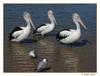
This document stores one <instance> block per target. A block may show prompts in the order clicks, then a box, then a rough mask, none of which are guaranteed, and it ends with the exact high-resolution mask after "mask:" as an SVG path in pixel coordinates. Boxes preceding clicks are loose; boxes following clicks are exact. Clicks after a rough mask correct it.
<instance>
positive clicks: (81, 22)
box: [79, 19, 87, 30]
mask: <svg viewBox="0 0 100 76" xmlns="http://www.w3.org/2000/svg"><path fill="white" fill-rule="evenodd" d="M79 23H80V24H81V25H82V26H83V27H84V28H85V29H86V30H87V27H86V25H85V24H84V23H83V21H82V20H81V19H79Z"/></svg>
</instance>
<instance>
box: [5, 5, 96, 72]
mask: <svg viewBox="0 0 100 76" xmlns="http://www.w3.org/2000/svg"><path fill="white" fill-rule="evenodd" d="M48 10H52V11H53V12H54V16H55V18H56V20H57V26H56V28H55V30H54V31H53V32H51V33H49V34H47V36H46V37H45V38H42V39H39V40H38V41H34V40H33V39H34V37H33V35H32V34H31V35H30V37H29V38H28V40H26V42H24V43H21V44H20V43H11V42H9V40H8V37H9V33H10V32H11V31H12V30H13V29H14V27H15V26H26V23H25V21H24V19H23V17H22V14H23V13H24V12H25V11H28V12H30V13H31V15H32V20H33V22H34V24H35V26H36V27H37V26H39V25H41V24H43V23H47V22H50V20H49V18H48V16H47V11H48ZM73 13H78V14H80V16H81V19H82V20H83V22H84V24H85V25H86V26H87V28H88V30H84V28H83V27H81V30H82V36H81V38H80V40H79V41H77V42H76V43H75V44H73V46H72V47H70V46H68V45H63V44H60V43H59V42H57V41H56V38H55V36H56V33H57V32H58V31H60V30H62V29H65V28H75V24H74V22H73V20H72V14H73ZM33 49H34V50H36V53H37V54H38V55H39V58H37V59H32V58H30V57H29V56H28V53H29V51H30V50H33ZM42 58H47V60H48V66H50V67H51V69H48V70H46V72H96V4H4V72H36V70H35V68H36V66H37V63H38V62H39V61H40V60H41V59H42Z"/></svg>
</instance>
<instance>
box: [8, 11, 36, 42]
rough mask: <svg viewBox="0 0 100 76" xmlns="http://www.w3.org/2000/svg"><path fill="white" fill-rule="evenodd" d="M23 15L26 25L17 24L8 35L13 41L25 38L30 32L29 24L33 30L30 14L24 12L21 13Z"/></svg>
mask: <svg viewBox="0 0 100 76" xmlns="http://www.w3.org/2000/svg"><path fill="white" fill-rule="evenodd" d="M23 17H24V19H25V21H26V23H27V26H26V27H19V26H17V27H16V28H15V29H14V30H13V31H12V32H11V33H10V36H9V40H11V41H14V42H20V41H23V40H24V39H26V38H27V37H28V36H29V34H30V32H31V26H32V27H33V28H34V30H35V26H34V25H33V22H32V20H31V15H30V13H28V12H24V13H23Z"/></svg>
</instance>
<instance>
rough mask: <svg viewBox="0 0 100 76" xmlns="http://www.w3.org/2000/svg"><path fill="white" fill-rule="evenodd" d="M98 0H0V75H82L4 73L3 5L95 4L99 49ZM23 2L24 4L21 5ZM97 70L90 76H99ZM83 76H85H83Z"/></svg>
mask: <svg viewBox="0 0 100 76" xmlns="http://www.w3.org/2000/svg"><path fill="white" fill-rule="evenodd" d="M99 1H100V0H30V1H29V0H24V1H21V0H0V26H1V28H0V43H1V44H0V49H1V50H0V75H3V76H14V75H15V76H20V75H24V76H33V75H34V76H39V75H41V76H47V75H49V76H51V75H54V76H56V75H57V76H82V75H83V73H4V72H3V4H6V3H7V4H10V3H15V4H16V3H17V4H24V3H25V4H37V3H38V4H43V3H46V4H48V3H49V4H56V3H57V4H66V3H67V4H76V3H77V4H80V3H82V4H84V3H86V4H92V3H93V4H94V3H95V4H97V25H98V26H97V40H98V43H97V45H98V46H97V47H99V42H100V35H98V32H100V30H99V28H100V23H99V22H100V11H99V9H100V2H99ZM23 2H24V3H23ZM97 50H98V51H97V52H98V53H97V64H99V65H98V67H100V60H99V59H98V58H99V56H100V55H99V54H100V52H99V51H100V50H99V48H97ZM99 70H100V69H99V68H97V73H93V74H95V75H92V76H99V75H100V74H99ZM87 74H89V75H87V76H91V75H90V74H91V73H87ZM83 76H85V75H83Z"/></svg>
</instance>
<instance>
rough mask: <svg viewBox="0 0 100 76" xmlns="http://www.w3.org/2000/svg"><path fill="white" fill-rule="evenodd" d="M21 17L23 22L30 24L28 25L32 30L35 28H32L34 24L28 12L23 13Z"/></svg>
mask: <svg viewBox="0 0 100 76" xmlns="http://www.w3.org/2000/svg"><path fill="white" fill-rule="evenodd" d="M23 17H24V19H25V21H26V22H27V23H29V22H30V24H31V25H32V27H33V28H34V29H36V28H35V26H34V24H33V22H32V16H31V14H30V13H29V12H24V13H23Z"/></svg>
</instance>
